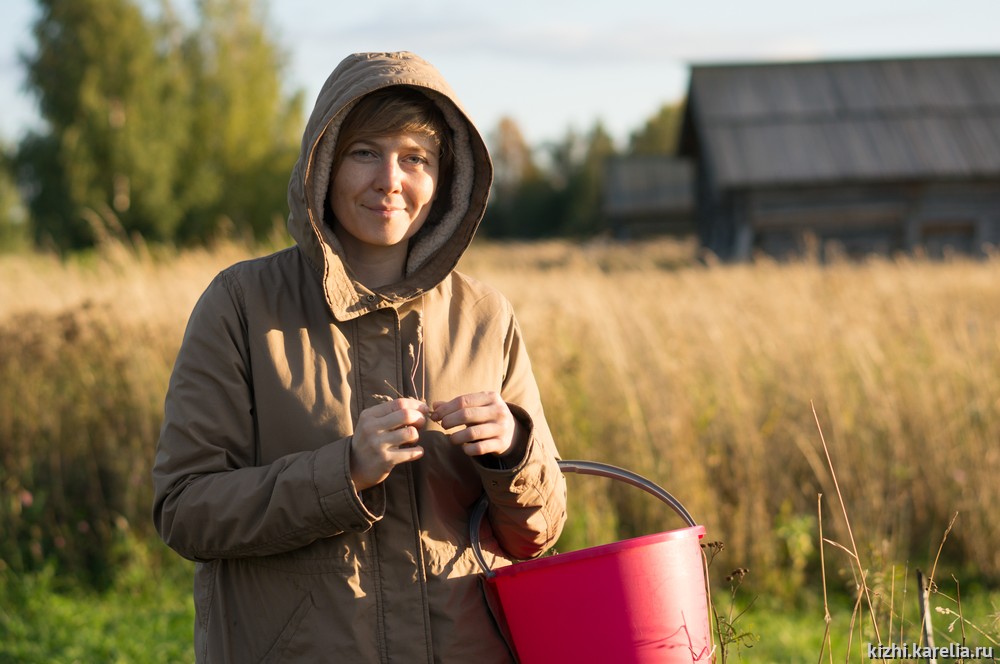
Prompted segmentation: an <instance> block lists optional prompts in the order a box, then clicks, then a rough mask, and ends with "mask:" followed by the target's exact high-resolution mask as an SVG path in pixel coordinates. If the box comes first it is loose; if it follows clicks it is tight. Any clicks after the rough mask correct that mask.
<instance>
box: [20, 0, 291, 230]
mask: <svg viewBox="0 0 1000 664" xmlns="http://www.w3.org/2000/svg"><path fill="white" fill-rule="evenodd" d="M39 2H40V6H41V9H42V11H41V13H40V16H39V18H38V20H37V22H36V24H35V26H34V34H35V38H36V40H37V48H36V51H35V53H34V54H33V55H32V56H30V57H28V58H26V59H25V64H26V65H27V68H28V81H29V84H30V85H31V86H32V88H33V89H34V91H35V92H36V93H37V95H38V97H39V102H40V108H41V111H42V117H43V118H44V119H45V120H46V121H47V125H48V127H47V131H45V132H40V133H36V134H33V135H30V136H28V137H27V138H26V139H25V140H24V141H23V142H22V144H21V146H20V148H19V151H18V159H17V165H18V177H19V180H20V181H21V182H22V183H23V185H24V189H25V191H26V192H27V198H28V203H29V206H30V209H31V213H32V219H33V222H34V227H35V235H36V237H37V238H38V239H39V240H44V239H45V238H49V239H51V241H52V242H53V243H54V244H55V245H56V246H58V247H60V248H63V249H71V248H76V247H80V246H85V245H88V244H92V243H94V242H95V241H98V240H99V239H100V237H101V235H102V234H103V233H106V232H107V231H108V230H109V229H111V230H113V231H115V232H118V233H122V234H138V235H141V236H143V237H145V238H147V239H150V240H166V241H174V240H183V241H192V242H196V241H204V240H205V239H207V238H209V237H211V236H212V235H213V234H215V233H216V232H217V231H218V229H219V227H220V226H221V225H222V224H221V220H224V219H228V220H230V221H231V222H232V224H233V225H235V226H236V227H237V228H238V229H246V230H247V232H248V233H252V234H253V235H256V236H258V237H260V236H263V235H266V234H267V233H269V232H270V231H271V229H272V228H273V224H274V220H275V219H276V218H283V217H284V216H285V213H286V210H287V204H286V202H285V191H286V186H287V181H288V173H289V171H290V170H291V167H292V164H293V163H294V160H295V156H296V154H297V144H298V141H297V136H296V133H297V131H298V127H299V124H300V118H301V96H300V95H298V96H293V97H292V98H291V99H286V98H285V96H284V95H283V92H282V85H281V82H280V81H281V71H282V68H283V58H282V56H281V54H280V53H279V52H278V50H277V48H276V47H275V46H274V44H273V43H272V42H271V40H270V39H269V38H268V36H267V34H266V31H265V29H264V27H263V10H262V9H261V6H260V5H259V4H257V3H256V2H255V0H201V2H199V4H198V11H199V23H198V25H197V26H196V28H195V29H193V30H191V31H188V30H186V29H185V28H184V26H183V25H182V24H181V23H180V22H179V21H178V20H177V19H176V18H175V15H174V13H173V11H172V7H171V5H170V2H169V0H161V3H160V14H159V16H158V17H155V18H149V17H147V16H145V15H144V14H143V13H142V11H141V10H140V9H139V7H138V6H137V5H136V4H135V0H39Z"/></svg>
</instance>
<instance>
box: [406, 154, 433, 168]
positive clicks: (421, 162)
mask: <svg viewBox="0 0 1000 664" xmlns="http://www.w3.org/2000/svg"><path fill="white" fill-rule="evenodd" d="M403 161H404V162H405V163H407V164H413V165H416V166H427V165H428V164H429V163H430V160H429V159H428V158H427V157H426V156H424V155H422V154H411V155H407V156H405V157H403Z"/></svg>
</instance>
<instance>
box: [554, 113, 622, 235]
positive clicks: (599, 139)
mask: <svg viewBox="0 0 1000 664" xmlns="http://www.w3.org/2000/svg"><path fill="white" fill-rule="evenodd" d="M581 147H582V155H581V157H580V159H579V160H575V161H574V162H573V163H572V166H571V169H570V174H569V178H568V181H567V186H566V199H567V203H566V207H567V212H566V217H565V220H564V223H563V225H562V228H561V231H562V233H563V234H564V235H576V236H581V235H593V234H595V233H599V232H601V231H602V230H604V215H603V213H602V211H601V202H602V200H603V196H602V191H603V179H604V162H605V161H606V160H607V159H608V158H609V157H612V156H614V154H615V144H614V139H612V138H611V135H610V134H608V132H607V130H606V129H605V128H604V125H603V124H602V123H601V122H600V121H597V122H596V123H594V126H593V127H592V128H591V130H590V132H589V133H588V134H587V138H586V140H585V141H584V143H583V145H582V146H581Z"/></svg>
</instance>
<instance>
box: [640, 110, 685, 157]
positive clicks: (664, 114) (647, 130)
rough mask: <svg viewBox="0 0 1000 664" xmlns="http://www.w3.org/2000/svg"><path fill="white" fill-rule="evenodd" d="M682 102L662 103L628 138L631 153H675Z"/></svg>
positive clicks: (682, 112)
mask: <svg viewBox="0 0 1000 664" xmlns="http://www.w3.org/2000/svg"><path fill="white" fill-rule="evenodd" d="M683 117H684V102H683V101H680V102H675V103H673V104H664V105H663V106H662V107H661V108H660V110H659V111H657V113H656V114H655V115H653V116H652V117H651V118H649V119H648V120H646V124H645V125H643V127H642V128H641V129H639V130H638V131H635V132H632V136H631V138H630V140H629V152H630V153H631V154H676V152H677V141H678V138H679V137H680V136H679V135H680V128H681V120H682V119H683Z"/></svg>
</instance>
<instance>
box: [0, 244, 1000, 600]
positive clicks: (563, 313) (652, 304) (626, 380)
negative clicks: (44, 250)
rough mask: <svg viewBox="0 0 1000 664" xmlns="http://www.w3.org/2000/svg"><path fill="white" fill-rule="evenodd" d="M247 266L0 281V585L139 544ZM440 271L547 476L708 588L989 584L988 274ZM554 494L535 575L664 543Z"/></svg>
mask: <svg viewBox="0 0 1000 664" xmlns="http://www.w3.org/2000/svg"><path fill="white" fill-rule="evenodd" d="M255 251H256V252H259V251H260V250H258V249H253V250H252V249H248V248H246V247H243V246H239V245H224V246H220V247H216V248H215V249H212V250H200V251H190V252H157V251H152V250H146V249H143V248H139V249H132V248H129V249H126V248H124V247H122V246H120V245H113V246H109V247H106V248H105V249H104V250H102V251H101V252H98V253H96V254H93V255H90V256H86V257H77V258H74V259H72V260H69V261H60V260H57V259H55V258H52V257H48V256H40V255H31V256H23V255H22V256H5V257H0V484H2V486H3V496H4V500H3V503H2V504H0V529H2V531H3V532H5V533H13V534H14V537H4V538H2V540H0V569H7V570H14V571H17V570H28V569H35V568H37V566H38V565H40V564H41V561H42V560H43V559H46V558H51V557H55V558H56V559H57V560H59V561H60V564H61V566H62V568H64V569H67V570H69V571H71V572H75V573H79V574H81V575H83V576H87V577H88V578H90V579H91V580H92V581H94V582H96V583H98V584H101V583H108V582H110V579H111V577H112V576H113V575H112V572H111V571H112V570H113V569H114V567H115V565H116V556H119V557H120V556H124V555H127V552H122V550H121V549H120V548H119V547H116V545H115V543H116V542H118V541H120V539H121V537H120V534H121V533H122V532H125V531H128V532H130V533H136V534H138V535H140V536H143V535H146V534H149V533H150V530H151V529H150V526H149V524H148V513H149V497H150V489H149V486H148V484H149V482H148V476H149V465H150V462H151V458H152V453H153V448H154V445H155V441H156V435H157V430H158V426H159V408H160V407H161V405H162V398H163V392H164V390H165V386H166V381H167V378H168V375H169V371H170V366H171V363H172V360H173V354H174V353H175V352H176V348H177V345H178V343H179V341H180V336H181V333H182V331H183V327H184V324H185V322H186V317H187V315H188V313H189V311H190V309H191V307H192V306H193V304H194V302H195V300H196V298H197V297H198V295H199V294H200V293H201V290H202V289H203V288H204V286H205V285H206V284H207V283H208V281H209V280H210V279H211V277H212V276H213V275H214V274H215V273H216V272H217V271H218V270H219V269H221V268H222V267H224V266H225V265H228V264H230V263H232V262H235V261H236V260H240V259H242V258H244V257H247V256H249V255H251V254H252V253H254V252H255ZM461 269H463V270H464V271H466V272H468V273H470V274H472V275H474V276H476V277H478V278H481V279H482V280H484V281H487V282H489V283H491V284H493V285H495V286H497V287H498V288H500V289H501V290H502V291H503V292H504V293H506V294H507V296H508V297H509V298H510V299H511V300H512V302H513V303H514V306H515V309H516V311H517V312H518V317H519V319H520V322H521V325H522V328H523V329H524V332H525V334H526V336H527V340H528V343H529V350H530V352H531V354H532V359H533V362H534V368H535V371H536V374H537V376H538V379H539V382H540V384H541V388H542V392H543V397H544V399H545V403H546V410H547V414H548V417H549V419H550V423H551V426H552V428H553V431H554V432H555V433H556V435H557V437H558V441H557V442H558V443H559V445H560V448H561V451H562V454H563V456H564V457H566V458H575V459H589V460H596V461H604V462H607V463H612V464H616V465H619V466H623V467H626V468H628V469H631V470H633V471H636V472H638V473H640V474H643V475H645V476H647V477H649V478H650V479H652V480H654V481H656V482H657V483H658V484H660V485H661V486H663V487H664V488H666V489H667V490H668V491H670V492H671V493H673V494H674V495H675V496H676V497H678V498H679V499H680V500H681V502H683V503H684V504H685V506H686V507H687V508H688V509H689V510H690V511H691V512H692V514H693V515H694V516H695V517H696V519H697V520H698V521H699V522H700V523H702V524H704V525H705V526H706V528H707V530H708V533H709V539H712V540H721V541H723V542H724V543H725V551H724V553H723V554H720V560H721V561H722V562H719V563H718V565H720V566H721V567H719V568H718V569H717V570H713V576H714V575H715V574H716V573H717V574H718V575H719V577H720V578H719V579H716V580H715V583H716V584H717V585H724V583H723V582H722V581H721V577H723V576H725V575H726V574H727V573H728V572H729V571H730V570H731V569H732V568H734V567H745V568H749V569H750V570H751V577H750V578H752V579H753V583H754V584H755V588H756V589H757V591H759V592H764V593H768V594H771V595H775V596H781V597H794V596H795V595H796V594H797V593H800V592H802V591H803V590H805V589H807V588H811V590H809V592H811V593H814V594H818V592H819V585H818V584H819V583H820V581H819V579H820V578H821V576H820V574H821V572H826V575H827V576H826V584H827V585H828V586H830V587H831V588H832V589H834V590H836V589H838V588H840V589H847V590H848V591H850V590H851V589H852V588H854V585H855V583H856V578H857V577H856V576H855V574H853V573H852V570H854V569H855V568H856V567H857V568H858V569H864V570H865V571H866V574H868V576H867V577H866V584H868V585H870V586H871V587H872V588H873V590H874V591H875V592H877V593H881V594H882V596H888V593H889V592H890V589H889V588H888V584H889V583H890V582H891V583H893V584H895V583H896V581H895V579H896V575H895V574H894V573H893V572H892V570H896V569H897V568H898V569H908V570H911V571H912V570H913V569H914V568H916V567H923V568H924V569H930V568H931V566H932V564H933V563H934V560H935V558H936V557H937V555H938V553H939V548H940V549H941V550H940V559H939V563H938V565H939V567H938V578H947V577H946V576H944V575H945V574H947V575H953V576H954V577H955V578H957V579H974V580H975V581H976V582H977V583H980V582H981V583H985V584H987V585H992V586H995V585H996V583H997V582H998V579H1000V528H998V527H997V524H996V514H997V512H998V510H1000V481H998V480H997V478H998V477H1000V257H991V258H988V259H984V260H966V259H958V258H956V259H953V260H947V261H938V262H932V261H926V260H921V259H918V258H896V259H872V260H870V261H866V262H860V263H857V262H853V263H848V262H843V263H832V264H826V265H820V264H817V263H815V262H809V261H803V262H793V263H780V264H779V263H775V262H771V261H768V260H764V259H761V260H757V261H755V262H754V263H753V264H746V265H718V264H712V263H708V264H706V263H704V262H698V261H695V260H694V250H693V248H692V246H691V245H688V244H682V243H677V242H654V243H647V244H634V245H613V244H608V245H600V244H594V245H587V246H578V245H571V244H568V243H561V242H552V243H541V244H531V245H507V244H483V245H480V246H477V247H475V248H474V251H472V252H471V253H470V254H469V255H468V256H467V257H466V258H465V259H464V261H463V264H462V266H461ZM814 409H815V415H814ZM818 425H819V426H818ZM820 428H821V429H822V434H823V435H822V437H821V435H820ZM824 440H825V442H826V444H827V449H828V451H829V459H828V458H827V456H826V451H827V450H824V446H823V441H824ZM831 462H832V466H833V468H834V470H835V473H836V478H837V481H838V483H839V489H840V493H841V495H842V496H843V500H844V505H843V506H841V504H840V502H839V500H838V490H837V489H838V487H837V486H835V485H834V475H833V473H831V468H830V463H831ZM570 488H571V491H572V503H571V525H570V528H569V529H568V531H567V534H566V537H565V538H564V541H563V542H561V543H560V547H559V548H560V550H568V549H572V548H577V547H580V546H585V545H590V544H594V543H600V542H606V541H611V540H613V539H615V538H621V537H626V536H631V535H637V534H643V533H647V532H655V531H657V530H663V529H668V528H673V527H679V526H680V525H681V524H680V523H679V521H678V520H677V517H676V516H674V515H673V514H672V513H670V512H669V510H666V509H665V508H664V506H663V505H662V504H660V503H658V502H657V501H655V500H654V499H651V498H650V497H648V496H646V495H645V494H642V493H641V492H638V491H636V490H635V489H632V488H629V487H624V486H620V485H619V484H618V483H613V482H609V481H607V480H599V479H597V478H583V477H573V478H571V479H570ZM819 494H822V495H823V498H822V510H823V517H822V518H823V522H822V526H823V535H824V536H826V537H827V538H828V539H829V540H831V541H834V542H837V543H840V544H842V545H843V546H845V547H846V548H848V549H850V548H851V546H850V543H849V542H850V535H851V534H853V536H854V538H855V540H856V542H857V554H858V558H859V560H858V562H859V563H860V565H853V564H852V563H851V560H850V556H848V555H847V554H846V553H845V552H844V551H843V550H841V549H839V548H837V547H836V546H834V545H832V544H827V545H825V557H824V558H823V565H822V569H821V557H820V552H821V551H820V539H819V531H818V526H819V517H818V514H817V512H818V510H817V504H818V495H819ZM845 512H846V513H847V514H848V518H849V522H850V525H851V528H852V533H848V531H847V528H846V526H847V523H848V521H847V520H845V518H844V513H845ZM956 513H957V515H958V516H957V519H956V520H955V522H954V525H953V527H952V529H951V530H950V531H949V532H948V534H947V538H946V541H944V544H943V546H942V541H943V540H945V538H944V534H945V532H946V529H947V528H948V525H949V523H950V522H951V521H952V519H953V517H954V515H955V514H956ZM906 583H907V584H909V583H910V581H909V579H907V581H906ZM880 584H881V585H880ZM893 590H895V591H896V592H898V590H897V589H895V588H893Z"/></svg>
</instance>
